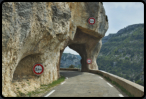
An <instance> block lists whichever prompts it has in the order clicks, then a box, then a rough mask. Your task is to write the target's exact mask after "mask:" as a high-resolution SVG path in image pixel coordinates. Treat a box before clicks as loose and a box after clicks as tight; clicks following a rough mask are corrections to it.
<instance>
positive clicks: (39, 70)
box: [33, 64, 44, 75]
mask: <svg viewBox="0 0 146 99" xmlns="http://www.w3.org/2000/svg"><path fill="white" fill-rule="evenodd" d="M43 71H44V67H43V66H42V65H41V64H35V65H34V66H33V72H34V73H35V74H36V75H40V74H42V73H43Z"/></svg>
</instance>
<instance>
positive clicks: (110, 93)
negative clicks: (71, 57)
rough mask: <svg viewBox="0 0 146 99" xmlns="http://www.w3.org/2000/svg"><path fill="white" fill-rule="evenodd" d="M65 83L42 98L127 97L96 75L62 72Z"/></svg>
mask: <svg viewBox="0 0 146 99" xmlns="http://www.w3.org/2000/svg"><path fill="white" fill-rule="evenodd" d="M60 75H63V76H65V77H66V79H65V81H64V82H62V83H61V84H60V85H58V86H56V87H54V88H53V89H52V90H50V91H49V92H47V93H46V94H45V95H44V96H43V97H127V95H125V94H124V93H122V92H121V91H120V90H119V89H117V88H116V87H115V86H114V85H112V84H111V83H110V82H107V81H106V80H105V79H104V78H102V77H101V76H99V75H97V74H92V73H88V72H80V71H63V70H60Z"/></svg>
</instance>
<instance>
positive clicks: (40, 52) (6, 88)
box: [2, 2, 108, 97]
mask: <svg viewBox="0 0 146 99" xmlns="http://www.w3.org/2000/svg"><path fill="white" fill-rule="evenodd" d="M90 17H94V18H95V20H96V22H95V24H94V25H90V24H88V18H90ZM107 29H108V20H107V17H106V15H105V10H104V8H103V5H102V3H101V2H96V3H95V2H4V3H3V4H2V95H3V96H5V97H7V96H16V93H17V92H16V88H17V87H18V86H19V91H22V92H24V93H25V92H27V91H31V90H35V87H39V86H40V85H41V84H49V83H51V82H52V81H54V80H57V79H58V78H59V65H60V58H61V55H62V52H63V50H64V48H65V47H66V46H69V47H70V48H72V49H74V50H75V51H77V52H78V53H79V54H80V55H81V57H82V60H81V63H82V66H83V67H82V68H83V69H82V71H88V70H89V69H98V65H97V63H96V58H97V56H98V53H99V51H100V48H101V45H102V43H101V39H102V37H104V35H105V32H106V31H107ZM87 58H91V59H92V61H93V62H92V64H90V65H88V64H86V62H85V61H86V59H87ZM38 62H41V63H42V64H43V66H44V67H45V68H44V69H45V70H44V73H43V74H42V75H41V76H39V77H38V78H37V77H34V78H33V79H30V83H31V84H30V85H31V86H30V87H28V85H27V84H26V82H25V81H22V82H21V83H19V82H16V83H13V82H12V80H13V78H15V77H14V76H16V75H19V74H21V75H24V73H23V72H19V71H20V70H23V69H26V68H27V67H28V68H31V66H32V64H34V63H38ZM25 63H26V64H27V65H25ZM29 64H30V65H31V66H30V65H29ZM29 66H30V67H29ZM26 70H27V69H26ZM26 70H24V71H25V73H26V74H29V75H33V74H32V72H31V71H30V72H29V70H28V71H26ZM24 76H25V75H24ZM33 76H34V75H33ZM16 84H17V86H15V85H16ZM22 84H24V85H25V86H23V87H21V86H22Z"/></svg>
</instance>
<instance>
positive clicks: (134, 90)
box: [89, 70, 144, 97]
mask: <svg viewBox="0 0 146 99" xmlns="http://www.w3.org/2000/svg"><path fill="white" fill-rule="evenodd" d="M89 72H90V73H95V74H101V75H103V76H104V77H108V78H110V79H111V80H112V81H114V82H116V83H118V84H119V85H120V86H122V87H123V88H125V89H126V90H127V91H128V92H130V93H131V94H132V95H134V96H135V97H142V96H143V95H144V87H143V86H141V85H139V84H136V83H134V82H131V81H129V80H126V79H124V78H121V77H119V76H116V75H113V74H110V73H108V72H105V71H101V70H89Z"/></svg>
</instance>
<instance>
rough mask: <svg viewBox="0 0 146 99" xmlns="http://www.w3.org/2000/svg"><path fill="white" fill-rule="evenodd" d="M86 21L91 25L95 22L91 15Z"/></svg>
mask: <svg viewBox="0 0 146 99" xmlns="http://www.w3.org/2000/svg"><path fill="white" fill-rule="evenodd" d="M88 23H89V24H91V25H93V24H94V23H95V18H93V17H91V18H89V19H88Z"/></svg>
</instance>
